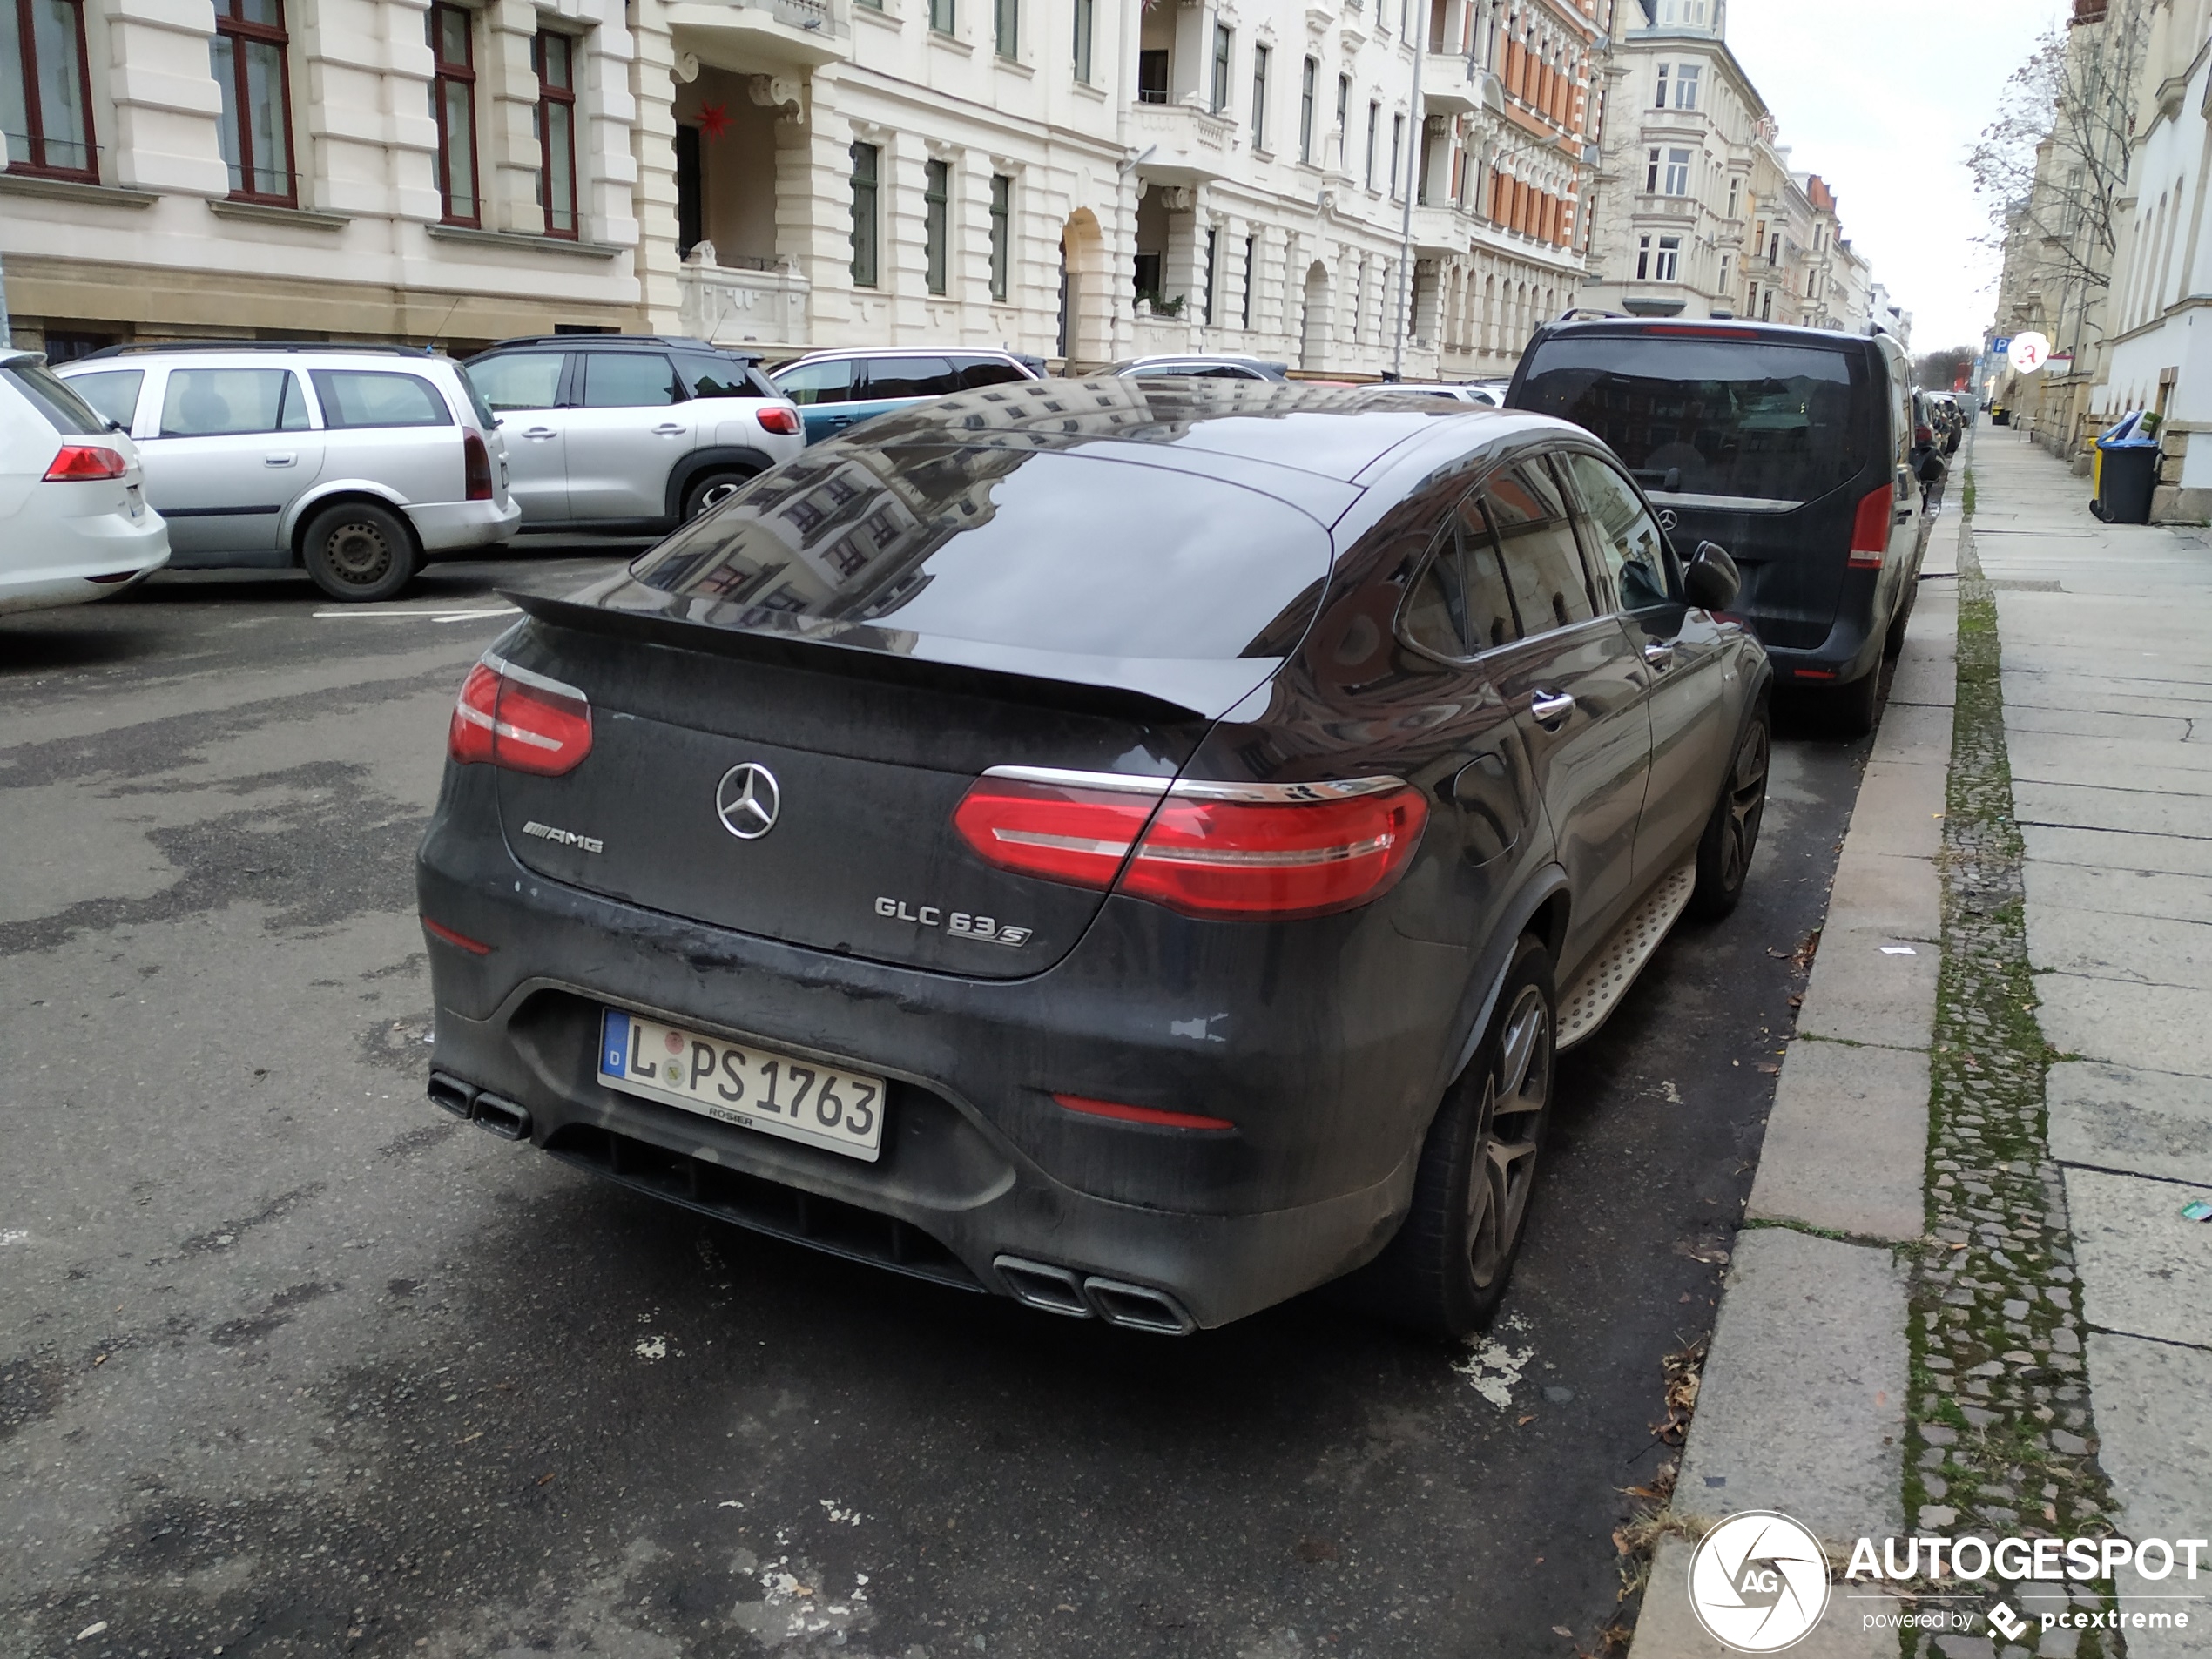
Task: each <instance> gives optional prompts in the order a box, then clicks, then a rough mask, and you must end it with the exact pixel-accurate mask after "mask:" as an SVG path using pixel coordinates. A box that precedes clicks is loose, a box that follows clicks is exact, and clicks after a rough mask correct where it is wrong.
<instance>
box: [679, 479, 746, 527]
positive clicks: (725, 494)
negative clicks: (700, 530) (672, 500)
mask: <svg viewBox="0 0 2212 1659" xmlns="http://www.w3.org/2000/svg"><path fill="white" fill-rule="evenodd" d="M757 476H759V475H758V474H756V473H750V472H729V471H721V472H703V473H701V474H700V475H698V477H696V478H694V479H692V480H691V482H690V483H688V484H686V485H685V487H684V522H685V523H686V524H688V523H691V521H692V520H693V519H695V518H697V517H698V516H699V515H700V514H702V513H708V512H711V511H713V510H714V509H716V508H718V507H719V506H720V505H721V504H722V503H723V502H725V501H727V500H729V498H730V497H731V496H734V495H736V494H737V493H738V490H739V489H743V488H744V487H745V482H746V481H747V480H748V479H752V478H754V477H757Z"/></svg>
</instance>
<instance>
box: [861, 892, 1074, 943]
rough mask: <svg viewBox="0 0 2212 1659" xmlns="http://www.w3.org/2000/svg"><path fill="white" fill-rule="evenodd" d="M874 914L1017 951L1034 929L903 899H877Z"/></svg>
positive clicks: (1026, 941)
mask: <svg viewBox="0 0 2212 1659" xmlns="http://www.w3.org/2000/svg"><path fill="white" fill-rule="evenodd" d="M875 914H877V915H879V916H884V917H887V918H889V919H890V920H891V921H911V922H912V923H914V926H915V927H937V928H942V929H943V930H944V931H945V932H946V933H948V934H952V935H953V937H954V938H955V939H973V940H975V941H978V942H979V943H981V944H985V945H1005V946H1007V947H1008V948H1012V949H1015V950H1019V949H1020V948H1022V946H1024V945H1026V944H1028V942H1029V936H1030V934H1034V933H1035V932H1036V929H1035V928H1034V927H1008V926H1007V925H1006V923H1004V922H1002V921H996V920H995V919H994V918H992V917H989V916H971V915H969V914H968V912H967V911H965V910H954V911H949V912H948V911H945V910H941V909H940V908H939V907H937V906H935V905H934V904H926V905H910V904H908V903H907V901H906V900H904V899H878V900H876V901H875Z"/></svg>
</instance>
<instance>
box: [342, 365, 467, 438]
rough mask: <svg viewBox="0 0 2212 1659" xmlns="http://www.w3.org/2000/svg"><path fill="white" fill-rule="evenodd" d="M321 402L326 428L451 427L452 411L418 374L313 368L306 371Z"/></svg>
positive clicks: (433, 387) (435, 390) (434, 389)
mask: <svg viewBox="0 0 2212 1659" xmlns="http://www.w3.org/2000/svg"><path fill="white" fill-rule="evenodd" d="M308 378H309V379H310V380H312V381H314V383H315V395H316V396H317V397H319V398H320V399H321V400H322V423H323V425H325V426H327V427H375V426H451V425H452V424H453V411H452V410H450V409H448V408H446V401H445V399H443V398H442V397H440V396H439V395H438V388H436V387H435V386H433V385H431V384H430V382H429V381H426V380H424V379H423V378H422V377H421V375H420V374H389V373H387V372H385V371H382V370H379V369H366V368H316V369H310V370H309V371H308Z"/></svg>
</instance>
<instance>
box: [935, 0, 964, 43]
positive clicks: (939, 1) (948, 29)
mask: <svg viewBox="0 0 2212 1659" xmlns="http://www.w3.org/2000/svg"><path fill="white" fill-rule="evenodd" d="M958 21H959V19H958V18H957V17H954V14H953V0H929V26H930V27H931V28H932V29H934V30H936V31H937V32H938V33H939V34H941V35H949V34H951V33H952V32H953V24H954V23H956V22H958Z"/></svg>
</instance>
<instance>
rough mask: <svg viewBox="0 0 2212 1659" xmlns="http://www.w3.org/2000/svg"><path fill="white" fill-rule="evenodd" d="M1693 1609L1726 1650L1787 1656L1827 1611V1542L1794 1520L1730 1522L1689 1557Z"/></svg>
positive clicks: (1753, 1515) (1759, 1516)
mask: <svg viewBox="0 0 2212 1659" xmlns="http://www.w3.org/2000/svg"><path fill="white" fill-rule="evenodd" d="M1689 1606H1690V1610H1691V1611H1692V1612H1694V1613H1695V1614H1696V1615H1697V1622H1699V1623H1700V1624H1702V1625H1703V1626H1704V1627H1705V1629H1706V1632H1707V1634H1709V1635H1711V1636H1712V1638H1713V1640H1715V1641H1716V1642H1719V1643H1720V1644H1721V1645H1722V1646H1723V1647H1724V1648H1730V1649H1734V1650H1735V1651H1736V1652H1737V1653H1780V1652H1781V1651H1782V1650H1783V1649H1784V1648H1790V1647H1794V1646H1796V1645H1797V1643H1798V1642H1802V1641H1803V1640H1804V1637H1805V1635H1806V1634H1807V1633H1808V1632H1809V1631H1811V1629H1812V1627H1813V1626H1814V1625H1816V1624H1817V1623H1819V1622H1820V1615H1821V1614H1822V1613H1823V1612H1824V1611H1826V1609H1827V1607H1828V1559H1827V1557H1826V1555H1825V1554H1823V1553H1822V1550H1821V1548H1820V1541H1819V1540H1818V1539H1817V1538H1816V1537H1814V1536H1813V1535H1812V1534H1811V1532H1809V1531H1808V1530H1806V1528H1805V1527H1803V1526H1801V1525H1800V1524H1799V1523H1797V1521H1792V1520H1791V1519H1790V1517H1789V1516H1787V1515H1777V1514H1769V1513H1767V1512H1765V1511H1764V1510H1757V1509H1751V1510H1746V1511H1744V1512H1743V1514H1736V1515H1730V1517H1729V1518H1728V1519H1727V1520H1726V1521H1722V1522H1721V1523H1720V1525H1718V1526H1717V1527H1714V1528H1713V1529H1712V1531H1710V1532H1709V1533H1707V1534H1705V1541H1704V1542H1703V1543H1701V1544H1700V1545H1698V1546H1697V1553H1696V1554H1694V1555H1692V1556H1691V1557H1690V1558H1689Z"/></svg>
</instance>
